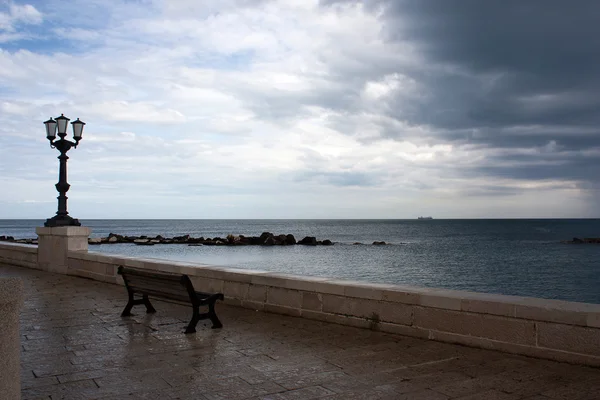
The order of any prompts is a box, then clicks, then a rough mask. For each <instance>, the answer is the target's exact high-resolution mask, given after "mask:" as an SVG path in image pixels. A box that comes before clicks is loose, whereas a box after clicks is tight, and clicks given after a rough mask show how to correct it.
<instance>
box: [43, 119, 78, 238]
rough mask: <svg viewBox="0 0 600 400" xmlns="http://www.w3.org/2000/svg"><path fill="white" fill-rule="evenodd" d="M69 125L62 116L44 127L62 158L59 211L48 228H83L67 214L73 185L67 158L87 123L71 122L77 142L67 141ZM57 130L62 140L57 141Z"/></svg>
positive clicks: (50, 220) (51, 219)
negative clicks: (70, 181)
mask: <svg viewBox="0 0 600 400" xmlns="http://www.w3.org/2000/svg"><path fill="white" fill-rule="evenodd" d="M68 124H69V118H67V117H65V116H64V115H63V114H61V115H60V117H56V119H52V118H50V119H49V120H48V121H46V122H44V125H46V138H47V139H48V140H49V141H50V147H51V148H53V149H57V150H58V151H60V156H58V159H59V160H60V169H59V173H58V183H57V184H56V190H58V193H59V196H58V197H57V199H58V211H57V212H56V215H55V216H54V217H52V218H48V219H47V220H46V222H45V223H44V226H47V227H56V226H81V223H80V222H79V220H77V219H75V218H73V217H71V216H70V215H69V213H68V212H67V196H66V194H67V191H68V190H69V188H70V187H71V185H69V184H68V183H67V160H68V159H69V157H67V151H69V150H70V149H71V147H75V148H76V147H77V145H78V144H79V141H80V140H81V135H82V133H83V126H84V125H85V123H84V122H82V121H80V120H79V118H77V120H76V121H73V122H71V125H72V126H73V139H74V140H75V142H71V141H70V140H66V139H65V136H67V126H68ZM57 130H58V136H59V137H60V139H59V140H56V141H55V139H56V131H57Z"/></svg>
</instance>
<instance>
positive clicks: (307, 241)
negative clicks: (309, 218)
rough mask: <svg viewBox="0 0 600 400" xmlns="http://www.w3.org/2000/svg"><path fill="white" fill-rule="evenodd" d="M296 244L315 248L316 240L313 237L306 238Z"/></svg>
mask: <svg viewBox="0 0 600 400" xmlns="http://www.w3.org/2000/svg"><path fill="white" fill-rule="evenodd" d="M298 244H304V245H310V246H316V245H317V238H315V237H314V236H306V237H305V238H304V239H302V240H300V241H299V242H298Z"/></svg>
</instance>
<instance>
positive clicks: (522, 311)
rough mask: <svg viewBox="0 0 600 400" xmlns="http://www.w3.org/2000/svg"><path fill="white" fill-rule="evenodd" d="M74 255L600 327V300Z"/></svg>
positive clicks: (232, 279)
mask: <svg viewBox="0 0 600 400" xmlns="http://www.w3.org/2000/svg"><path fill="white" fill-rule="evenodd" d="M69 258H73V259H81V260H87V261H93V262H100V263H106V264H112V265H125V266H130V267H136V268H144V269H151V270H159V271H166V272H174V273H182V274H187V275H190V276H198V277H204V278H210V279H215V280H222V281H228V282H239V283H246V284H254V285H264V286H270V287H280V288H285V289H292V290H300V291H307V292H316V293H322V294H333V295H338V296H345V297H352V298H358V299H369V300H376V301H383V302H387V303H400V304H409V305H416V306H422V307H430V308H438V309H444V310H452V311H460V312H469V313H478V314H491V315H497V316H503V317H511V318H518V319H525V320H533V321H544V322H556V323H562V324H567V325H578V326H584V327H593V328H600V304H590V303H578V302H570V301H563V300H552V299H541V298H534V297H521V296H507V295H500V294H489V293H476V292H467V291H459V290H449V289H437V288H425V287H414V286H407V285H393V284H377V283H368V282H359V281H349V280H340V279H334V278H326V277H314V276H297V275H291V274H282V273H274V272H268V271H260V270H248V269H241V268H229V267H221V266H213V265H207V264H199V263H190V262H179V261H169V260H161V259H150V258H135V257H126V256H120V255H110V256H108V255H105V254H103V253H96V252H88V253H82V252H69Z"/></svg>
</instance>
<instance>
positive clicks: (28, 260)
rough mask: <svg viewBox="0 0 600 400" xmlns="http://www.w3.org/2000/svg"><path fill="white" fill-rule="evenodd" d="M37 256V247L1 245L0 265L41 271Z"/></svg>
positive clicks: (11, 244) (14, 244)
mask: <svg viewBox="0 0 600 400" xmlns="http://www.w3.org/2000/svg"><path fill="white" fill-rule="evenodd" d="M37 254H38V248H37V246H35V245H30V244H18V243H0V264H8V265H18V266H20V267H27V268H35V269H39V268H38V259H37V257H38V255H37Z"/></svg>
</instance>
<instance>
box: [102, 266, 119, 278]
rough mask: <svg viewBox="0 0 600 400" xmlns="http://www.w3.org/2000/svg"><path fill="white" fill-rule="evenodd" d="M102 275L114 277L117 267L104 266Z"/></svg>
mask: <svg viewBox="0 0 600 400" xmlns="http://www.w3.org/2000/svg"><path fill="white" fill-rule="evenodd" d="M104 274H105V275H106V276H115V275H116V274H117V267H116V266H115V265H110V264H105V270H104Z"/></svg>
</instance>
